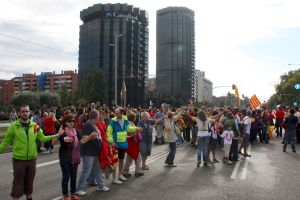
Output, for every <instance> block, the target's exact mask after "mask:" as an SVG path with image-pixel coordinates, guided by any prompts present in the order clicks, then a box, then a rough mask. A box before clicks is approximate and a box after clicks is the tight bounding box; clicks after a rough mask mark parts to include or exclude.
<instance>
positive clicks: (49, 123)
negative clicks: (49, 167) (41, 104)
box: [43, 112, 56, 153]
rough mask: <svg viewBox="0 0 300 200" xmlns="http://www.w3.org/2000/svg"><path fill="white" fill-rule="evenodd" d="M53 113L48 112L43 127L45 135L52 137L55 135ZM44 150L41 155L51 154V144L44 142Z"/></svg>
mask: <svg viewBox="0 0 300 200" xmlns="http://www.w3.org/2000/svg"><path fill="white" fill-rule="evenodd" d="M55 121H56V118H55V113H53V112H50V113H49V116H48V117H47V118H46V119H45V120H44V127H45V132H44V133H45V135H54V134H55ZM44 147H45V148H46V150H45V151H44V152H43V153H52V152H53V145H52V142H51V141H49V142H46V143H45V144H44Z"/></svg>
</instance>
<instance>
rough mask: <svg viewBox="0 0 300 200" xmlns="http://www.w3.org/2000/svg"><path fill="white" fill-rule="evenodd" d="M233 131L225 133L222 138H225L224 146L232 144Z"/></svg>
mask: <svg viewBox="0 0 300 200" xmlns="http://www.w3.org/2000/svg"><path fill="white" fill-rule="evenodd" d="M233 136H234V135H233V131H227V130H225V131H223V133H222V135H221V137H222V138H224V144H232V138H233Z"/></svg>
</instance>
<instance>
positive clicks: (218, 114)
mask: <svg viewBox="0 0 300 200" xmlns="http://www.w3.org/2000/svg"><path fill="white" fill-rule="evenodd" d="M12 119H13V120H12V121H13V123H12V124H11V125H10V127H9V128H8V130H7V133H6V136H5V138H4V140H3V142H2V144H1V145H0V153H1V152H3V151H4V150H5V149H6V148H7V147H8V146H9V145H11V144H12V145H13V169H14V180H13V187H12V192H11V196H12V197H13V199H19V198H20V197H22V196H23V195H24V194H25V195H26V198H27V200H30V199H32V193H33V181H34V177H35V170H36V159H37V152H38V151H43V153H53V152H54V151H53V146H54V145H56V144H60V146H59V152H58V156H59V163H60V167H61V172H62V180H61V189H62V194H63V197H64V200H78V199H79V196H83V195H86V194H87V192H86V191H84V184H85V183H86V182H88V184H89V185H91V186H97V190H98V191H103V192H108V191H109V190H110V188H109V187H107V186H106V181H105V180H104V179H105V178H106V179H111V181H112V183H113V184H118V185H120V184H124V183H125V182H126V180H127V179H128V178H129V177H131V176H132V174H131V173H130V170H129V168H130V166H131V164H132V162H134V164H135V172H134V176H135V177H141V176H143V175H144V173H145V172H146V171H147V170H150V167H149V165H147V158H148V157H149V156H151V150H152V144H153V143H154V144H157V143H159V142H161V143H164V142H168V144H169V147H170V151H169V154H168V155H167V158H166V160H165V163H164V164H165V166H167V167H176V163H175V156H176V148H177V147H178V146H180V145H182V144H190V146H191V147H195V148H196V149H197V158H195V164H196V166H197V167H200V166H201V164H202V162H203V166H207V165H209V164H213V163H219V162H220V161H219V160H218V158H217V156H216V151H217V150H218V149H220V150H223V151H224V156H223V157H222V161H223V162H224V163H226V164H231V163H232V162H236V161H238V159H239V154H240V155H241V156H243V157H250V156H251V155H250V154H249V152H247V149H248V146H249V144H252V145H253V144H254V143H255V142H261V143H264V144H268V143H269V141H270V140H271V139H272V135H273V132H274V129H276V130H275V132H276V137H279V138H282V137H283V138H282V143H283V151H284V152H286V149H287V145H288V144H291V146H292V151H293V152H296V149H295V140H297V142H298V143H300V112H299V109H298V108H293V109H290V110H288V111H287V110H286V109H285V107H283V106H278V107H277V109H276V111H274V112H273V111H272V110H269V109H268V108H267V107H266V106H262V107H261V109H238V108H236V107H234V108H215V109H200V108H196V107H194V106H193V105H191V104H190V105H188V106H183V107H181V108H178V109H175V108H172V109H171V108H168V107H166V106H164V105H162V106H161V107H159V108H154V107H150V108H149V109H141V108H129V107H125V108H122V107H119V106H116V107H115V108H108V107H105V106H101V105H100V104H99V103H96V104H89V105H88V106H81V107H80V106H77V107H76V106H71V105H70V106H68V107H66V108H62V107H61V106H57V107H55V108H50V109H38V110H36V111H34V112H33V113H31V112H30V109H29V106H28V105H22V106H20V108H19V110H18V117H12ZM274 121H275V123H274ZM153 129H155V131H154V130H153ZM283 129H284V130H285V131H284V136H283ZM153 133H155V135H153ZM153 139H154V141H153ZM42 145H43V147H42ZM79 164H82V171H81V172H80V175H79V177H78V179H77V169H78V165H79ZM69 185H70V189H69Z"/></svg>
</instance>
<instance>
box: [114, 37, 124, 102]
mask: <svg viewBox="0 0 300 200" xmlns="http://www.w3.org/2000/svg"><path fill="white" fill-rule="evenodd" d="M122 36H123V34H118V33H115V35H114V40H115V41H114V48H115V49H114V50H115V67H114V68H115V73H114V75H115V100H114V102H115V105H117V104H118V40H119V38H120V37H122Z"/></svg>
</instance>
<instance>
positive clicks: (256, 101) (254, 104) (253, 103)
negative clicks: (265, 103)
mask: <svg viewBox="0 0 300 200" xmlns="http://www.w3.org/2000/svg"><path fill="white" fill-rule="evenodd" d="M250 104H251V106H252V108H257V107H258V106H260V104H261V103H260V101H259V99H258V98H257V96H256V95H253V96H252V97H251V98H250Z"/></svg>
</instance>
